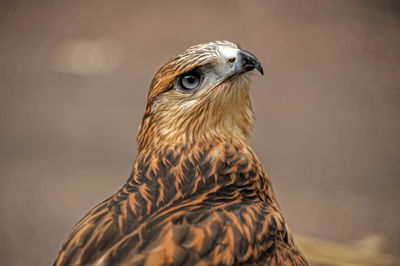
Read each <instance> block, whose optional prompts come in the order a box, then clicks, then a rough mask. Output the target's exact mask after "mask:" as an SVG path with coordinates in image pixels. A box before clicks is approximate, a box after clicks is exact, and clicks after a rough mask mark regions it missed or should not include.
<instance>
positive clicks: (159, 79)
mask: <svg viewBox="0 0 400 266" xmlns="http://www.w3.org/2000/svg"><path fill="white" fill-rule="evenodd" d="M238 50H239V49H238V46H237V45H236V44H233V43H231V42H227V41H217V42H212V43H208V44H202V45H196V46H193V47H191V48H189V49H187V50H186V51H184V52H183V53H181V54H180V55H178V56H176V57H174V58H172V59H170V60H169V61H168V62H167V63H166V64H165V65H163V66H162V67H161V68H160V69H159V71H158V72H157V73H156V75H155V77H154V79H153V81H152V84H151V86H150V90H149V95H148V103H147V108H146V112H145V115H144V118H143V122H142V125H141V129H140V132H139V135H138V144H139V150H140V149H143V148H144V147H146V146H148V145H158V144H160V143H163V142H170V143H172V142H173V143H191V142H195V141H199V140H201V141H207V140H212V139H213V138H215V137H217V136H218V137H219V138H221V137H222V138H224V137H226V138H236V139H238V140H240V141H242V142H244V143H247V141H248V137H249V135H250V131H251V129H252V126H253V111H252V107H251V103H250V96H249V78H248V74H247V73H244V74H241V75H233V76H230V75H231V74H230V71H232V67H233V66H232V63H231V62H230V61H231V60H232V59H236V58H235V56H236V53H237V51H238ZM193 69H199V70H200V71H202V73H203V75H204V80H203V84H202V86H201V87H200V89H198V90H197V91H195V92H193V93H183V92H182V91H180V90H179V89H177V87H178V85H177V79H178V78H179V76H180V75H181V74H183V73H185V72H188V71H190V70H193Z"/></svg>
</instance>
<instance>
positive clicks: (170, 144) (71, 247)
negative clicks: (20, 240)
mask: <svg viewBox="0 0 400 266" xmlns="http://www.w3.org/2000/svg"><path fill="white" fill-rule="evenodd" d="M254 69H255V70H258V71H259V72H260V73H261V74H264V70H263V67H262V65H261V63H260V61H259V60H258V59H257V58H256V57H255V56H254V55H253V54H252V53H250V52H249V51H246V50H244V49H242V48H241V47H240V46H239V45H237V44H235V43H233V42H229V41H213V42H208V43H204V44H198V45H194V46H192V47H190V48H188V49H186V50H184V51H183V52H181V53H179V54H178V55H177V56H174V57H172V58H171V59H169V60H168V61H167V62H166V63H165V64H164V65H163V66H162V67H161V68H160V69H159V70H158V71H157V72H156V74H155V76H154V78H153V79H152V81H151V85H150V88H149V91H148V97H147V105H146V108H145V112H144V115H143V119H142V122H141V125H140V128H139V133H138V136H137V144H138V153H137V157H136V160H135V162H134V165H133V170H132V172H131V175H130V176H129V178H128V180H127V182H126V183H125V184H124V185H123V187H122V188H121V189H120V190H119V191H118V192H117V193H116V194H114V195H113V196H111V197H110V198H108V199H107V200H105V201H103V202H102V203H100V204H99V205H97V206H96V207H94V208H93V209H92V210H90V211H89V213H87V214H86V215H85V216H84V217H83V218H82V219H81V220H80V221H79V222H78V223H77V224H76V225H75V227H74V228H73V230H72V232H71V233H70V234H69V235H68V236H67V238H66V239H65V241H64V243H63V244H62V247H61V250H60V251H59V253H58V255H57V258H56V260H55V262H54V265H308V262H307V260H306V258H305V257H304V255H303V254H302V252H301V251H300V250H299V248H298V247H297V246H296V245H295V243H294V240H293V235H292V232H291V230H290V228H289V226H288V222H287V219H286V218H285V216H284V215H283V213H282V211H281V208H280V206H279V204H278V201H277V199H276V196H275V192H274V190H273V188H272V184H271V179H270V178H269V176H268V175H267V173H266V171H265V169H264V167H263V166H262V164H261V162H260V160H259V158H258V157H257V156H256V154H255V153H254V151H253V150H252V148H251V147H250V144H249V139H250V133H251V131H252V127H253V123H254V113H253V109H252V105H251V101H250V73H251V72H253V71H252V70H254Z"/></svg>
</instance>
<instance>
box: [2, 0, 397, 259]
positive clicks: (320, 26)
mask: <svg viewBox="0 0 400 266" xmlns="http://www.w3.org/2000/svg"><path fill="white" fill-rule="evenodd" d="M218 39H227V40H230V41H234V42H238V43H239V44H240V45H241V46H242V47H243V48H245V49H247V50H249V51H251V52H252V53H254V54H255V55H256V56H257V57H258V58H259V59H260V61H261V62H262V63H263V66H264V70H265V72H266V75H265V76H263V77H262V76H260V75H258V74H254V75H253V84H252V100H253V105H254V110H255V113H256V125H255V129H254V134H253V138H252V145H253V147H254V150H255V151H256V153H257V154H258V155H259V157H260V159H261V161H262V162H263V164H264V166H265V168H266V169H267V171H268V173H269V175H270V176H271V178H272V181H273V184H274V187H275V190H276V192H277V195H278V199H279V200H280V204H281V207H282V209H283V210H284V213H285V215H286V216H287V218H288V220H289V222H290V225H291V227H292V229H293V231H294V232H295V233H296V234H297V235H298V237H297V239H298V243H299V245H300V246H302V247H304V249H305V253H306V254H310V256H313V255H312V254H311V253H312V252H314V251H316V252H317V253H318V252H320V251H321V250H319V249H318V248H317V249H314V251H313V245H314V244H315V243H317V244H316V247H326V249H327V252H328V251H330V250H339V251H338V252H337V253H338V254H342V255H343V253H346V252H344V251H343V250H341V248H344V250H347V251H351V252H350V253H354V252H358V251H360V250H361V252H364V251H365V250H367V251H365V252H366V253H365V252H364V253H365V254H367V257H368V256H370V255H371V254H375V255H376V254H380V255H381V254H382V253H384V254H386V255H382V256H384V258H385V259H386V262H391V263H392V264H393V265H395V264H397V263H398V262H399V261H398V260H396V259H395V257H399V256H400V211H399V209H400V207H399V204H400V1H385V0H377V1H363V0H358V1H351V0H348V1H344V0H338V1H318V0H313V1H310V0H307V1H286V0H279V1H277V0H276V1H221V0H220V1H194V2H191V1H180V2H172V1H107V0H87V1H75V0H71V1H12V0H2V1H1V2H0V177H1V179H0V265H49V264H51V263H52V262H53V260H54V259H55V257H56V254H57V252H58V250H59V248H60V246H61V243H62V242H63V240H64V238H65V237H66V235H67V234H68V233H69V232H70V230H71V229H72V227H73V226H74V224H75V223H76V222H77V221H78V220H79V219H80V218H81V217H82V216H83V215H84V214H85V213H86V212H87V211H88V210H89V209H90V208H92V207H93V206H95V205H96V204H97V203H99V202H101V201H102V200H104V199H105V198H107V197H109V196H110V195H112V194H113V193H114V192H116V191H117V190H118V189H119V188H120V187H121V186H122V185H123V183H124V182H125V181H126V179H127V178H128V176H129V174H130V171H131V168H132V164H133V161H134V159H135V156H136V141H135V138H136V134H137V132H138V126H139V123H140V121H141V117H142V114H143V111H144V108H145V102H146V95H147V90H148V86H149V84H150V81H151V79H152V77H153V74H154V73H155V71H156V70H157V69H158V67H159V66H161V64H162V63H164V62H165V61H166V60H167V59H168V58H169V57H172V56H174V55H175V54H177V53H178V52H180V51H182V50H183V49H185V48H187V47H188V46H191V45H193V44H198V43H203V42H208V41H212V40H218ZM313 243H314V244H313ZM354 248H355V249H354ZM362 250H364V251H362ZM306 251H307V252H306ZM328 253H329V252H328ZM364 253H363V254H364ZM354 254H358V253H354ZM365 254H364V255H365ZM380 255H379V256H380ZM321 256H323V255H321ZM327 256H331V258H330V259H329V260H328V261H330V262H331V263H332V264H335V263H337V264H338V265H339V264H340V262H338V261H339V260H340V259H338V258H336V257H335V256H336V255H334V254H333V255H327ZM357 256H358V255H357ZM368 258H369V259H368V261H369V262H371V263H372V261H373V259H371V258H370V257H368ZM335 261H337V262H335ZM313 262H315V264H319V262H318V260H314V261H313ZM386 262H385V263H386ZM343 263H344V262H343ZM321 264H322V262H321ZM328 264H329V263H327V264H326V265H328ZM367 264H368V263H366V264H365V265H367ZM343 265H344V264H343ZM352 265H356V264H352ZM377 265H379V263H378V264H377ZM381 265H383V263H382V264H381Z"/></svg>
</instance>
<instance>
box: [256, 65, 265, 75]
mask: <svg viewBox="0 0 400 266" xmlns="http://www.w3.org/2000/svg"><path fill="white" fill-rule="evenodd" d="M256 69H257V70H258V71H260V73H261V75H263V76H264V69H263V68H262V66H261V64H259V65H258V66H257V67H256Z"/></svg>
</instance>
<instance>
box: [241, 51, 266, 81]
mask: <svg viewBox="0 0 400 266" xmlns="http://www.w3.org/2000/svg"><path fill="white" fill-rule="evenodd" d="M238 59H239V60H237V64H238V68H237V69H238V70H237V72H236V74H237V75H238V74H243V73H246V72H248V71H251V70H253V69H254V68H255V69H257V70H258V71H259V72H260V73H261V75H264V70H263V68H262V66H261V63H260V61H258V59H257V57H255V56H254V55H253V54H252V53H250V52H248V51H246V50H239V51H238Z"/></svg>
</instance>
